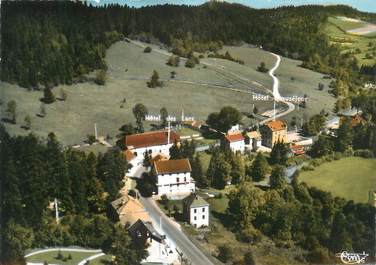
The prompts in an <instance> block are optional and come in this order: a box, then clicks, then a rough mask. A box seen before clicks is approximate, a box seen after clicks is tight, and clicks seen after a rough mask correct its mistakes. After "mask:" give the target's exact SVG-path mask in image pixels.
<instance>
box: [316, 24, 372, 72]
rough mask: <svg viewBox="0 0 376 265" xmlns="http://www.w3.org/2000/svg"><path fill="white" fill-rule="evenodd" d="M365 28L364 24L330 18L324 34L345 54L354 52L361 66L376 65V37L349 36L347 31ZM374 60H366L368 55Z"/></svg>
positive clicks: (324, 27)
mask: <svg viewBox="0 0 376 265" xmlns="http://www.w3.org/2000/svg"><path fill="white" fill-rule="evenodd" d="M362 26H364V23H362V22H352V21H346V20H343V19H339V18H335V17H330V18H329V19H328V22H327V23H326V24H325V25H324V26H323V30H324V32H325V33H326V34H327V35H328V36H329V38H330V42H331V43H332V44H334V45H339V46H340V47H341V50H342V52H343V53H345V52H352V53H354V55H355V57H356V58H357V59H358V61H359V65H363V64H375V63H376V54H374V52H376V36H373V37H372V36H370V37H367V36H359V35H353V34H348V33H347V32H346V31H347V30H351V29H356V28H359V27H362ZM367 53H368V54H370V55H371V56H372V57H373V58H371V57H369V58H366V54H367Z"/></svg>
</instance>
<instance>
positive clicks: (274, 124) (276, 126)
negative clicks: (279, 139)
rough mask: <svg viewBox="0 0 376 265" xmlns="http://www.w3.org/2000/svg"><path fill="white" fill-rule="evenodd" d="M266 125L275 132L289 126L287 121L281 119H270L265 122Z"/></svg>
mask: <svg viewBox="0 0 376 265" xmlns="http://www.w3.org/2000/svg"><path fill="white" fill-rule="evenodd" d="M265 125H266V126H268V127H269V128H270V129H271V130H272V131H273V132H274V131H280V130H284V129H286V127H287V126H286V123H284V122H283V121H281V120H275V121H269V122H267V123H265Z"/></svg>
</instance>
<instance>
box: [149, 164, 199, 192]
mask: <svg viewBox="0 0 376 265" xmlns="http://www.w3.org/2000/svg"><path fill="white" fill-rule="evenodd" d="M154 171H155V175H156V182H157V183H156V184H157V189H158V195H163V194H165V195H167V196H169V197H173V196H178V195H185V194H189V193H192V192H194V191H195V183H194V181H193V179H192V178H191V171H192V168H191V164H190V163H189V160H188V159H177V160H161V161H156V162H154Z"/></svg>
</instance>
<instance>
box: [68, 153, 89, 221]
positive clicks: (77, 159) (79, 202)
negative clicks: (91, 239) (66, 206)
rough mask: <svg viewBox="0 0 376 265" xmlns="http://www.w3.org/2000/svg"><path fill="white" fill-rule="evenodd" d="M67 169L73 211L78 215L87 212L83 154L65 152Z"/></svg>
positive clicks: (86, 182)
mask: <svg viewBox="0 0 376 265" xmlns="http://www.w3.org/2000/svg"><path fill="white" fill-rule="evenodd" d="M66 155H67V167H68V174H69V177H70V181H71V189H72V202H73V205H74V211H75V212H76V213H80V214H86V213H87V212H88V202H87V196H86V194H87V184H88V180H87V175H86V167H85V164H86V161H85V160H86V158H85V155H84V153H81V152H78V151H73V150H71V151H69V152H67V154H66Z"/></svg>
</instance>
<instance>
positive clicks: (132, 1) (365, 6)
mask: <svg viewBox="0 0 376 265" xmlns="http://www.w3.org/2000/svg"><path fill="white" fill-rule="evenodd" d="M89 1H91V2H93V3H94V4H95V2H98V1H100V3H101V4H104V3H119V4H126V5H128V6H135V7H140V6H145V5H156V4H166V3H169V4H186V5H200V4H203V3H205V2H206V0H89ZM226 2H234V3H240V4H243V5H246V6H250V7H254V8H271V7H277V6H281V5H306V4H322V5H328V4H345V5H349V6H352V7H354V8H356V9H359V10H361V11H366V12H372V13H376V0H228V1H227V0H226Z"/></svg>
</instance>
